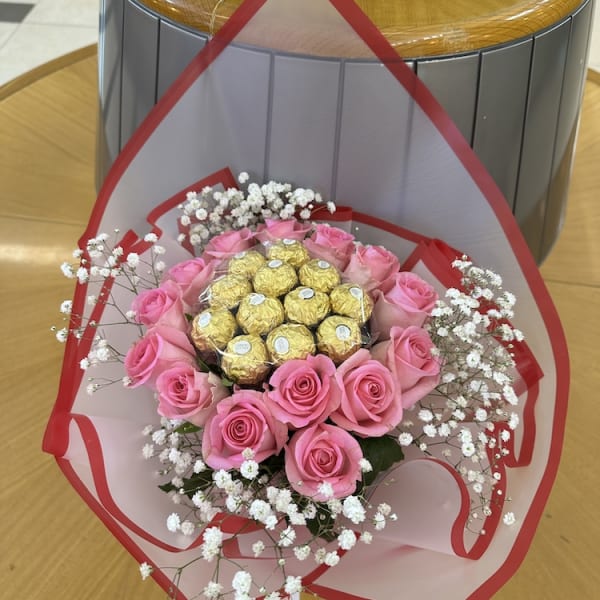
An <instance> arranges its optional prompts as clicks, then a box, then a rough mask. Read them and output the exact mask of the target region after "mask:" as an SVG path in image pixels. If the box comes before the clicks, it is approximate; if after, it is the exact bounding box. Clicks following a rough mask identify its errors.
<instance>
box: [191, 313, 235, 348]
mask: <svg viewBox="0 0 600 600" xmlns="http://www.w3.org/2000/svg"><path fill="white" fill-rule="evenodd" d="M236 329H237V323H236V321H235V317H234V316H233V315H232V314H231V313H230V312H229V311H228V310H227V309H225V308H207V309H206V310H203V311H202V312H201V313H199V314H197V315H196V316H195V317H194V320H193V321H192V330H191V334H190V335H191V338H192V342H193V343H194V346H196V348H198V350H200V351H201V352H212V351H215V350H223V348H225V346H227V343H228V342H229V340H231V338H232V337H233V336H234V335H235V332H236Z"/></svg>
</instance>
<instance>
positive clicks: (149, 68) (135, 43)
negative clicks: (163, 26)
mask: <svg viewBox="0 0 600 600" xmlns="http://www.w3.org/2000/svg"><path fill="white" fill-rule="evenodd" d="M123 16H124V21H123V22H124V27H125V31H127V36H125V39H124V41H123V81H122V95H121V148H122V147H123V146H124V145H125V144H126V143H127V140H129V138H130V137H131V135H132V133H133V132H134V131H135V130H136V128H137V127H138V125H139V124H140V123H141V122H142V121H143V119H144V117H145V116H146V115H147V114H148V112H149V111H150V109H151V108H152V107H153V106H154V103H155V101H156V61H157V54H158V18H157V17H155V16H154V15H152V14H150V13H149V12H148V11H146V10H144V9H142V8H140V7H139V6H138V5H137V4H134V3H132V2H130V1H129V0H127V1H126V2H125V6H124V15H123Z"/></svg>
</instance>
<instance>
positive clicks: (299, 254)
mask: <svg viewBox="0 0 600 600" xmlns="http://www.w3.org/2000/svg"><path fill="white" fill-rule="evenodd" d="M267 256H268V257H269V258H270V259H277V258H278V259H279V260H283V261H284V262H287V263H289V264H290V265H292V267H295V268H296V269H299V268H300V267H301V266H302V265H303V264H304V263H305V262H308V261H309V260H310V256H309V254H308V250H307V249H306V248H305V247H304V244H302V242H299V241H298V240H289V239H283V240H279V241H278V242H275V243H274V244H272V245H270V246H269V247H268V250H267Z"/></svg>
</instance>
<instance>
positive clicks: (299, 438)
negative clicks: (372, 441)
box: [285, 423, 363, 502]
mask: <svg viewBox="0 0 600 600" xmlns="http://www.w3.org/2000/svg"><path fill="white" fill-rule="evenodd" d="M362 458H363V453H362V450H361V448H360V446H359V444H358V442H357V441H356V440H355V439H354V438H353V437H352V436H351V435H350V434H349V433H348V432H347V431H344V430H343V429H341V428H340V427H336V426H335V425H328V424H326V423H317V424H316V425H312V426H311V427H307V428H305V429H300V430H298V431H296V432H295V433H294V435H292V439H291V440H290V443H289V445H288V448H287V451H286V453H285V473H286V475H287V478H288V481H289V482H290V485H291V486H292V488H293V489H294V490H296V491H297V492H298V493H299V494H302V495H303V496H307V497H308V498H312V499H313V500H315V501H316V502H324V501H326V500H328V499H329V498H328V497H327V496H325V495H324V494H323V493H322V492H320V491H319V486H320V484H321V483H329V484H330V485H331V487H332V489H333V497H334V498H345V497H346V496H349V495H350V494H352V493H353V492H354V491H355V490H356V482H357V481H358V480H360V479H361V477H362V474H361V469H360V465H359V462H360V460H361V459H362Z"/></svg>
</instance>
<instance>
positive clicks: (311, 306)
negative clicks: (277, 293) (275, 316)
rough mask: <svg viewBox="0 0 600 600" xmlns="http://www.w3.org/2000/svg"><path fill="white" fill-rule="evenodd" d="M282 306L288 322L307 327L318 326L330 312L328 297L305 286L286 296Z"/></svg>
mask: <svg viewBox="0 0 600 600" xmlns="http://www.w3.org/2000/svg"><path fill="white" fill-rule="evenodd" d="M283 306H284V308H285V314H286V317H287V319H288V321H293V322H295V323H302V324H303V325H306V326H307V327H314V326H316V325H318V324H319V323H320V322H321V321H322V320H323V319H324V318H325V317H326V316H327V315H328V314H329V311H330V305H329V296H328V295H327V294H325V293H323V292H317V291H315V290H313V289H312V288H310V287H305V286H300V287H297V288H295V289H293V290H292V291H291V292H289V293H288V294H286V296H285V299H284V301H283Z"/></svg>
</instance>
